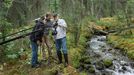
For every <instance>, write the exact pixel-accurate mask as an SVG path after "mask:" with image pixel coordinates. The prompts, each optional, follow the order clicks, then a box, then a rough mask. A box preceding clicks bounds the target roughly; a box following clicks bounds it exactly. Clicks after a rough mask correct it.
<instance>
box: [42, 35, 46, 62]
mask: <svg viewBox="0 0 134 75" xmlns="http://www.w3.org/2000/svg"><path fill="white" fill-rule="evenodd" d="M45 44H46V43H45V39H44V37H43V38H42V57H43V59H42V60H46V50H45V46H46V45H45Z"/></svg>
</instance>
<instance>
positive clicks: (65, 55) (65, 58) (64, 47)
mask: <svg viewBox="0 0 134 75" xmlns="http://www.w3.org/2000/svg"><path fill="white" fill-rule="evenodd" d="M61 41H62V51H63V54H64V60H65V66H67V65H68V52H67V45H66V37H64V38H62V40H61Z"/></svg>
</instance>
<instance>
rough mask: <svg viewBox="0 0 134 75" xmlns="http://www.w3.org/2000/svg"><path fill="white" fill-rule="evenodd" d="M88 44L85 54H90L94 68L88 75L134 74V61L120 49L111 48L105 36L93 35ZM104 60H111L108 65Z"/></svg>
mask: <svg viewBox="0 0 134 75" xmlns="http://www.w3.org/2000/svg"><path fill="white" fill-rule="evenodd" d="M88 45H89V48H88V49H87V52H86V55H88V56H90V58H91V59H90V60H91V65H92V66H93V68H94V73H90V72H89V75H134V63H133V62H132V61H131V60H129V59H128V57H127V56H126V55H125V54H123V53H122V51H121V50H120V49H114V48H112V46H111V45H110V44H108V43H107V41H106V36H98V35H94V36H93V37H92V38H91V40H90V41H89V42H88ZM104 60H108V63H110V61H111V63H110V65H107V66H105V64H104V62H103V61H104ZM90 70H91V69H90Z"/></svg>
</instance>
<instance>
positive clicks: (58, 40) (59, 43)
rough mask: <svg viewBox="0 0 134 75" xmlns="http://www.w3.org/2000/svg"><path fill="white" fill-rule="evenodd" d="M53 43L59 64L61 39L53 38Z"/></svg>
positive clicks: (60, 61) (60, 59) (60, 60)
mask: <svg viewBox="0 0 134 75" xmlns="http://www.w3.org/2000/svg"><path fill="white" fill-rule="evenodd" d="M55 44H56V52H57V56H58V60H59V62H58V63H59V64H61V63H62V53H61V50H60V49H61V39H56V40H55Z"/></svg>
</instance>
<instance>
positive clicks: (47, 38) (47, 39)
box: [45, 35, 52, 57]
mask: <svg viewBox="0 0 134 75" xmlns="http://www.w3.org/2000/svg"><path fill="white" fill-rule="evenodd" d="M45 43H46V46H47V48H48V54H49V57H51V56H52V47H51V43H50V39H49V36H48V35H46V36H45Z"/></svg>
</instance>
